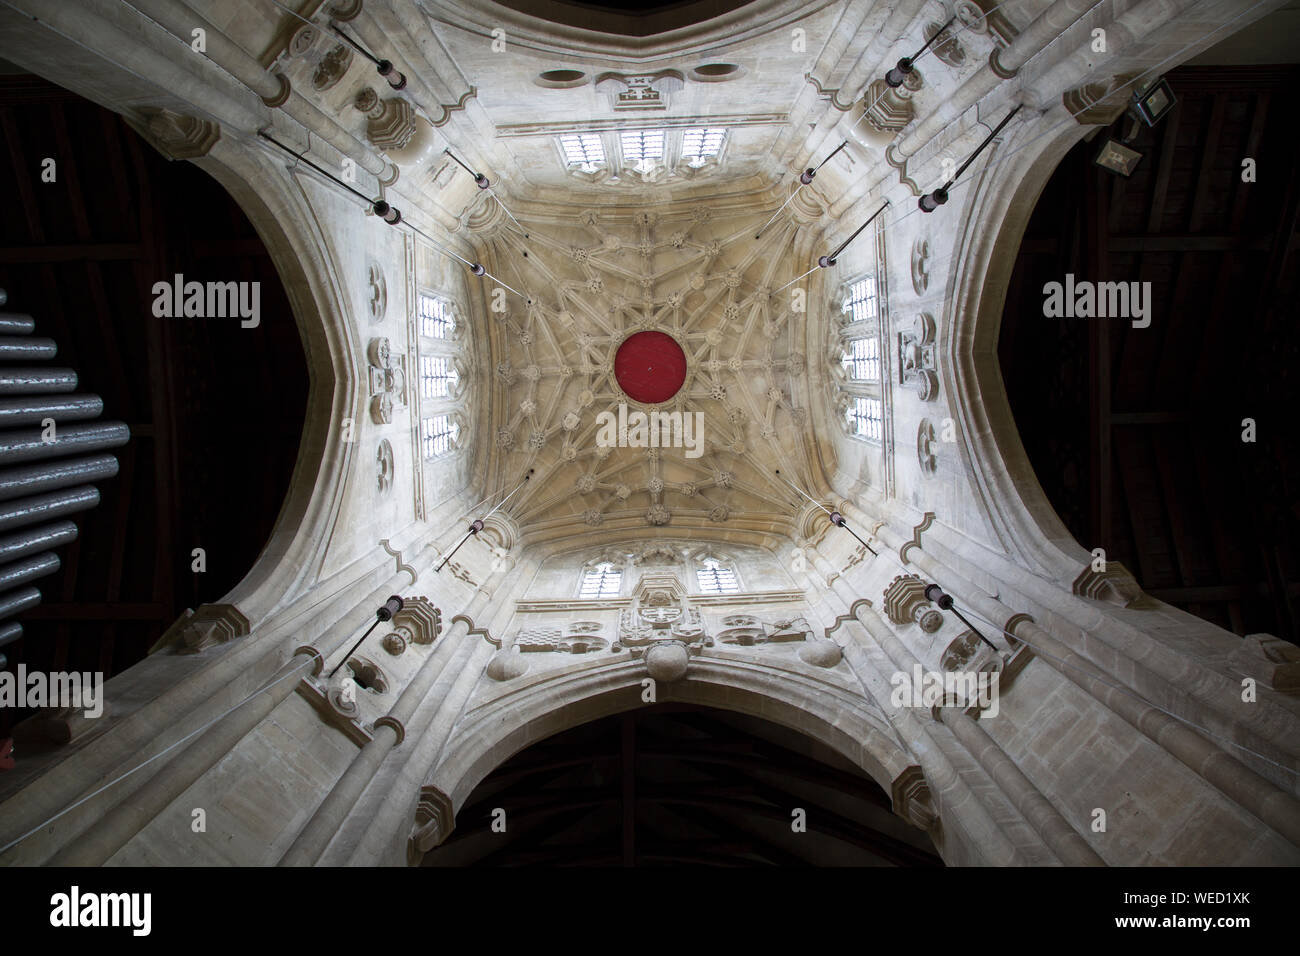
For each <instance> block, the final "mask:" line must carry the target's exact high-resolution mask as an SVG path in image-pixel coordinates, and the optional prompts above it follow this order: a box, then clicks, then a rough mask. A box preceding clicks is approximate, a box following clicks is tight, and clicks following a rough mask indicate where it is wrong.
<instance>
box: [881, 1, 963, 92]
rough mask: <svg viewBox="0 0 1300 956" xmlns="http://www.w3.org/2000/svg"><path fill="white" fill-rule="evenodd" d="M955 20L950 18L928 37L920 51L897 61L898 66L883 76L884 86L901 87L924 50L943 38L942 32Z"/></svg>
mask: <svg viewBox="0 0 1300 956" xmlns="http://www.w3.org/2000/svg"><path fill="white" fill-rule="evenodd" d="M956 19H957V18H956V17H950V18H949V20H948V22H947V23H945V24H944V25H943V26H941V27H940V28H939V29H938V31H936V32H935V34H934V36H932V37H930V39H928V40H926V41H925V46H923V47H921V49H919V50H917V51H916V52H915V53H913V54H912V55H911V56H905V57H903V58H902V59H901V60H899V61H898V66H896V67H894V68H893V69H892V70H890V71H889V72H888V73H886V74H885V85H886V86H892V87H895V88H897V87H900V86H902V85H903V82H904V81H905V80H906V79H907V76H908V74H909V73H911V72H912V69H913V66H912V64H914V63H915V62H916V61H917V60H918V59H919V58H920V56H921V54H922V53H924V52H925V51H926V50H928V49H929V48H930V44H931V43H933V42H934V41H935V40H937V39H939V37H941V36H943V34H944V32H945V31H946V30H947V29H948V28H949V27H950V26H952V21H953V20H956Z"/></svg>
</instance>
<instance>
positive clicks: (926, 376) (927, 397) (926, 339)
mask: <svg viewBox="0 0 1300 956" xmlns="http://www.w3.org/2000/svg"><path fill="white" fill-rule="evenodd" d="M934 337H935V335H934V316H932V315H930V314H929V313H928V312H922V313H921V314H920V315H918V316H917V317H916V320H915V321H914V322H913V324H912V327H911V328H910V329H906V330H904V331H902V332H899V333H898V382H899V384H900V385H904V386H907V387H908V388H913V389H915V390H916V394H917V397H918V398H920V399H921V401H923V402H929V401H932V400H934V399H935V398H937V397H938V395H939V375H938V372H937V370H936V369H937V363H936V360H935V342H934Z"/></svg>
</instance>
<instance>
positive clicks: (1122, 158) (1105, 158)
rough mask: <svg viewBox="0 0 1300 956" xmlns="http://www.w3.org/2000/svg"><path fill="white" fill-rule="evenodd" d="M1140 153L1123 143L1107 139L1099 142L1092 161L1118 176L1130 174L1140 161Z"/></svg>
mask: <svg viewBox="0 0 1300 956" xmlns="http://www.w3.org/2000/svg"><path fill="white" fill-rule="evenodd" d="M1141 159H1142V154H1141V153H1139V152H1138V151H1137V150H1136V149H1130V148H1129V147H1127V146H1125V145H1124V144H1123V143H1118V142H1116V141H1115V140H1113V139H1107V140H1106V142H1104V143H1102V144H1101V149H1100V150H1098V152H1097V155H1096V157H1095V158H1094V159H1093V162H1094V163H1096V164H1097V165H1098V166H1100V167H1101V168H1102V169H1108V170H1110V171H1111V172H1112V173H1115V174H1116V175H1119V176H1124V177H1128V176H1132V175H1133V170H1134V168H1136V166H1137V164H1138V163H1139V162H1140V161H1141Z"/></svg>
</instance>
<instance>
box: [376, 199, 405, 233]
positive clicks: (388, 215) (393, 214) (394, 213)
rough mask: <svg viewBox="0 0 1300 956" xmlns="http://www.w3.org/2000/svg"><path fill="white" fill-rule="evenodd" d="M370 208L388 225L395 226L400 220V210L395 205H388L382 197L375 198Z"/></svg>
mask: <svg viewBox="0 0 1300 956" xmlns="http://www.w3.org/2000/svg"><path fill="white" fill-rule="evenodd" d="M370 208H371V210H372V211H373V212H374V214H375V215H376V216H378V217H379V218H380V219H382V220H384V222H386V223H388V224H389V225H390V226H395V225H397V224H398V223H399V222H401V221H402V211H401V210H400V209H398V208H397V207H396V206H390V205H389V204H388V203H386V202H384V200H382V199H376V200H375V201H374V203H372V204H371V206H370Z"/></svg>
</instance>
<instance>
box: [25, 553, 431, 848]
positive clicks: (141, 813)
mask: <svg viewBox="0 0 1300 956" xmlns="http://www.w3.org/2000/svg"><path fill="white" fill-rule="evenodd" d="M407 583H409V575H408V573H407V572H406V571H399V572H397V573H396V574H394V575H392V576H391V577H390V578H389V579H388V580H387V581H386V582H385V583H384V584H383V585H382V586H381V587H378V588H376V589H375V590H374V591H372V592H371V593H370V595H369V596H368V597H367V598H366V599H365V600H364V601H362V602H361V603H360V604H358V605H356V606H354V607H353V609H352V610H351V611H349V612H348V613H347V614H346V615H344V617H343V618H342V619H341V620H340V621H338V622H337V623H335V624H334V625H333V626H332V627H330V628H329V629H328V630H326V631H325V633H324V634H322V635H321V636H320V637H319V638H318V639H317V646H307V647H300V648H299V649H298V650H297V651H295V652H294V653H293V655H292V656H291V657H290V659H289V660H288V661H287V662H285V664H284V665H283V666H281V667H280V668H279V670H277V671H276V672H275V674H274V675H273V676H272V678H271V680H270V681H269V682H268V684H266V685H264V689H262V690H261V691H259V692H256V693H255V694H254V695H253V696H252V697H249V698H246V699H245V700H244V701H242V702H241V703H239V704H237V705H236V706H235V707H234V708H233V709H231V710H230V711H228V712H227V713H226V714H225V715H223V716H222V717H221V718H220V719H219V720H217V721H216V722H215V723H213V724H211V725H210V726H207V727H206V728H204V727H200V729H199V730H198V731H195V732H194V733H195V734H197V735H198V736H197V737H196V738H195V739H192V740H191V741H190V742H189V743H184V741H185V740H186V738H182V739H181V741H178V742H177V745H180V744H183V743H184V746H183V748H182V749H181V750H180V752H179V753H178V754H177V755H176V756H175V757H173V758H172V759H171V760H169V761H168V762H167V763H166V764H165V765H163V766H161V768H160V769H158V770H157V771H156V772H155V773H154V775H153V776H152V777H151V778H150V779H149V780H148V781H147V782H146V783H144V784H143V785H142V786H140V788H139V789H138V790H136V791H135V792H134V793H132V794H130V795H128V796H127V797H125V798H124V799H123V800H121V801H120V802H119V803H117V804H116V805H115V806H114V807H113V808H112V809H111V810H109V811H108V812H107V813H105V814H104V816H103V818H102V819H101V820H100V821H99V822H98V823H97V824H95V825H93V827H92V828H91V829H90V830H89V831H87V832H85V833H83V834H81V835H80V836H79V837H77V838H76V839H74V840H73V841H71V842H69V843H68V844H67V845H65V846H64V847H63V849H61V850H60V851H59V852H58V853H56V854H55V855H54V857H52V858H51V859H50V861H49V863H50V864H51V865H55V866H99V865H102V864H103V863H104V862H105V861H107V860H108V859H109V857H111V856H112V855H113V854H114V853H116V852H117V851H118V850H119V849H121V848H122V847H123V846H124V845H125V844H126V843H127V841H129V840H130V839H131V838H132V837H133V836H135V834H137V833H138V832H139V831H140V830H141V828H143V827H144V826H145V825H147V824H148V823H149V822H150V821H151V820H153V819H154V818H155V817H156V816H158V814H160V813H162V812H163V810H165V809H166V808H167V806H168V804H170V803H171V802H172V801H173V800H175V799H176V798H177V797H179V796H180V795H181V794H182V793H184V792H185V791H186V790H187V789H188V788H189V787H190V786H191V785H192V784H193V783H194V782H195V781H196V780H198V779H199V778H200V777H202V776H203V774H205V773H207V771H208V770H210V769H211V768H212V767H213V766H214V765H215V764H216V763H217V762H218V761H219V760H221V759H222V758H223V757H224V756H225V755H226V754H227V753H229V752H230V751H231V750H232V749H233V748H234V747H235V746H236V745H237V744H238V743H239V741H240V740H242V739H243V738H244V736H245V735H247V734H248V733H249V732H250V731H251V730H252V729H253V728H254V727H256V726H257V725H258V724H259V723H261V722H262V720H264V719H265V718H266V717H267V716H268V715H269V714H270V713H271V712H272V711H274V710H275V708H276V707H277V706H278V705H279V704H280V703H281V702H282V701H283V700H284V699H285V698H286V697H288V696H289V695H290V694H291V693H293V690H294V688H295V687H297V685H298V681H299V680H301V679H302V678H303V677H304V676H306V674H307V673H308V668H307V665H308V664H312V663H313V662H314V666H315V672H316V673H319V672H320V670H321V669H322V668H323V666H324V662H325V659H326V658H328V657H329V656H330V655H332V654H333V653H334V652H335V651H337V650H339V649H341V648H342V646H343V645H344V643H345V642H346V641H348V640H349V639H350V638H354V637H355V636H356V633H357V631H358V630H359V629H360V628H362V627H363V626H364V625H365V624H366V622H367V621H368V620H369V619H370V618H371V617H373V616H374V613H375V608H376V607H378V606H379V605H380V604H382V603H383V601H384V600H386V599H387V598H388V596H389V595H390V594H392V593H394V592H395V591H397V590H400V589H401V587H402V586H403V585H404V584H407ZM174 746H176V745H174Z"/></svg>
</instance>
